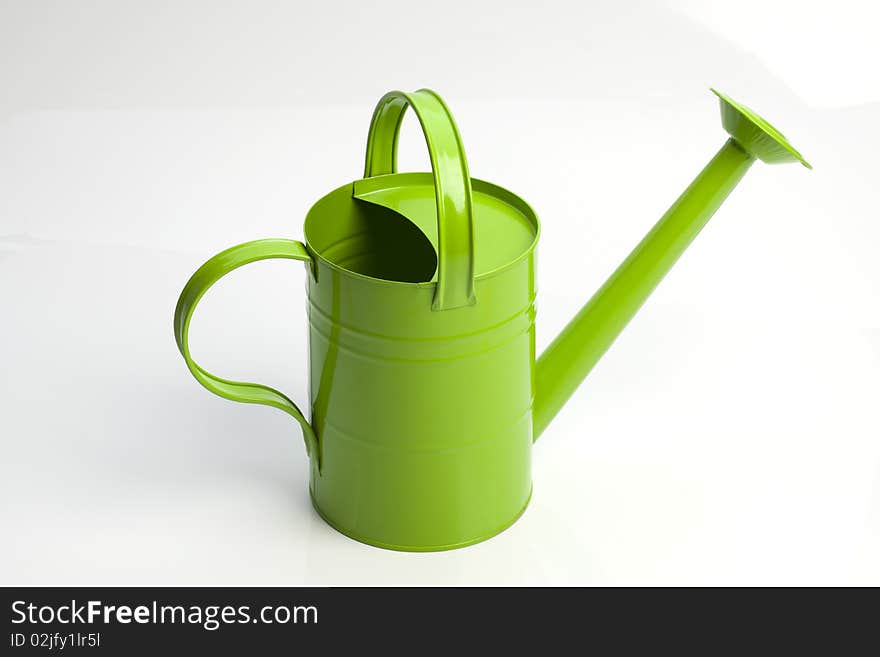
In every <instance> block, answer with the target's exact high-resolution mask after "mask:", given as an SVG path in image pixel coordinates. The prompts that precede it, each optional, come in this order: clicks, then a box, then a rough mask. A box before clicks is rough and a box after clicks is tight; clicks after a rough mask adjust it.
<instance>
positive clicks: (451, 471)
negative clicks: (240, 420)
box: [174, 90, 803, 550]
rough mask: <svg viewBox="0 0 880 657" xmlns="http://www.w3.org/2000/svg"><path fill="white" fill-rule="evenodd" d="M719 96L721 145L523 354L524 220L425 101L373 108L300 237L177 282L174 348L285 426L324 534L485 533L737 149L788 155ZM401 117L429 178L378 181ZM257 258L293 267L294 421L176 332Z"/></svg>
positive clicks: (709, 199)
mask: <svg viewBox="0 0 880 657" xmlns="http://www.w3.org/2000/svg"><path fill="white" fill-rule="evenodd" d="M721 102H722V110H723V112H722V113H723V116H724V125H725V127H726V128H727V129H728V130H729V131H730V133H731V139H730V140H728V141H727V142H726V143H725V144H724V146H722V148H721V150H720V151H719V152H718V154H717V155H716V156H715V157H714V158H713V159H712V161H711V162H710V163H709V164H708V165H707V167H706V168H705V169H704V170H703V172H702V173H701V174H700V175H699V176H698V177H697V179H696V180H695V181H694V182H693V184H691V186H690V187H689V188H688V189H687V190H686V191H685V193H684V194H683V195H682V196H681V197H680V198H679V199H678V201H676V203H675V204H674V205H673V206H672V208H670V210H669V211H668V212H667V213H666V214H665V215H664V216H663V218H662V219H661V220H660V221H659V222H658V223H657V225H656V226H655V227H654V228H653V229H652V230H651V232H650V233H649V234H648V235H647V236H646V237H645V239H644V240H643V241H642V242H641V243H640V244H639V245H638V246H637V247H636V249H635V250H634V251H633V252H632V253H631V254H630V256H629V257H628V258H627V259H626V260H625V261H624V263H623V264H622V265H621V266H620V267H619V268H618V270H617V271H616V272H615V273H614V274H613V275H612V277H611V278H610V279H609V280H608V281H607V282H606V283H605V285H604V286H603V287H602V288H601V289H600V290H599V292H597V293H596V295H595V296H594V297H593V298H592V299H591V300H590V301H589V302H588V303H587V305H586V306H585V307H584V309H583V310H582V311H581V312H580V313H579V314H578V315H577V317H575V319H574V320H572V322H571V323H570V324H569V325H568V327H566V329H565V330H564V331H563V333H562V334H561V335H560V336H559V337H558V338H557V339H556V340H555V341H554V342H553V344H552V345H551V346H550V347H549V348H548V350H547V351H546V352H545V353H544V354H543V355H542V356H541V358H540V360H536V354H535V333H534V318H535V310H534V299H535V260H534V254H535V245H536V243H537V240H538V235H539V224H538V219H537V217H536V216H535V213H534V212H533V211H532V209H531V208H530V207H529V206H528V204H526V203H525V202H524V201H523V200H522V199H520V198H519V197H517V196H516V195H514V194H513V193H511V192H509V191H507V190H505V189H502V188H500V187H498V186H496V185H492V184H491V183H487V182H484V181H481V180H477V179H472V178H471V177H470V174H469V173H468V167H467V161H466V158H465V153H464V148H463V146H462V141H461V137H460V135H459V132H458V129H457V128H456V126H455V122H454V121H453V119H452V116H451V114H450V113H449V110H448V108H447V107H446V105H445V104H444V103H443V101H442V100H440V98H439V97H438V96H437V95H436V94H435V93H434V92H431V91H427V90H421V91H418V92H414V93H409V94H405V93H401V92H392V93H390V94H387V95H386V96H384V97H383V98H382V99H381V100H380V102H379V104H378V106H377V108H376V110H375V112H374V115H373V121H372V123H371V126H370V132H369V136H368V145H367V158H366V167H365V174H364V178H363V179H361V180H358V181H355V182H354V183H349V184H347V185H343V186H342V187H339V188H338V189H336V190H334V191H332V192H330V193H329V194H327V195H326V196H325V197H323V198H322V199H320V200H319V201H318V202H317V203H316V204H315V205H314V206H313V207H312V208H311V210H310V211H309V213H308V215H307V216H306V221H305V237H306V243H305V245H303V244H302V243H300V242H296V241H293V240H281V239H272V240H258V241H256V242H249V243H247V244H243V245H240V246H237V247H233V248H231V249H228V250H226V251H224V252H223V253H221V254H219V255H217V256H215V257H214V258H212V259H210V260H209V261H208V262H206V263H205V264H204V265H203V266H202V267H201V268H200V269H199V270H198V271H197V272H196V273H195V274H194V275H193V277H192V278H191V279H190V281H189V282H188V283H187V285H186V287H185V288H184V291H183V293H182V294H181V297H180V300H179V301H178V305H177V310H176V312H175V318H174V331H175V337H176V339H177V344H178V347H179V348H180V351H181V354H182V355H183V357H184V359H185V360H186V362H187V365H188V366H189V368H190V371H191V372H192V373H193V375H194V376H195V377H196V379H197V380H198V381H199V382H200V383H202V385H204V386H205V387H206V388H208V389H209V390H211V391H212V392H215V393H216V394H219V395H221V396H223V397H226V398H228V399H233V400H237V401H243V402H248V403H261V404H267V405H269V406H273V407H276V408H279V409H281V410H283V411H285V412H286V413H288V414H290V415H291V416H292V417H294V418H295V419H296V420H297V421H298V422H299V423H300V425H301V427H302V429H303V435H304V437H305V442H306V448H307V453H308V454H309V456H310V460H311V469H310V472H311V476H310V492H311V496H312V500H313V503H314V505H315V508H316V509H317V511H318V512H319V513H320V514H321V516H322V517H323V518H324V519H325V520H327V522H329V523H330V524H331V525H333V526H334V527H336V528H337V529H338V530H339V531H341V532H343V533H345V534H347V535H349V536H351V537H353V538H356V539H358V540H360V541H363V542H366V543H370V544H373V545H378V546H381V547H386V548H393V549H401V550H442V549H449V548H455V547H461V546H464V545H469V544H471V543H475V542H478V541H481V540H484V539H486V538H489V537H490V536H492V535H494V534H496V533H498V532H499V531H501V530H503V529H504V528H506V527H507V526H509V525H510V524H511V523H512V522H514V521H515V520H516V518H517V517H518V516H519V515H520V513H522V511H523V510H524V509H525V507H526V505H527V504H528V500H529V497H530V494H531V448H532V443H533V441H534V439H535V438H537V436H538V435H539V434H540V433H541V432H542V431H543V430H544V429H545V428H546V426H547V424H548V423H549V422H550V420H551V419H552V418H553V416H554V415H555V414H556V413H557V412H558V411H559V409H560V408H561V407H562V405H563V404H564V403H565V401H566V400H567V399H568V397H569V396H570V395H571V394H572V392H573V391H574V390H575V388H576V387H577V386H578V385H579V383H580V382H581V381H582V380H583V378H584V377H585V376H586V374H587V373H588V372H589V370H590V369H591V368H592V366H593V365H594V364H595V362H596V361H597V360H598V359H599V358H600V357H601V355H602V354H603V353H604V352H605V350H606V349H607V348H608V347H609V346H610V344H611V343H612V342H613V340H614V339H615V337H616V336H617V335H618V334H619V333H620V331H621V330H622V329H623V327H624V326H625V325H626V323H627V322H628V321H629V319H630V318H631V317H632V316H633V315H634V314H635V312H636V311H637V310H638V308H639V307H640V306H641V304H642V303H643V302H644V300H645V299H646V298H647V296H648V295H649V294H650V292H651V291H652V290H653V289H654V287H655V286H656V285H657V284H658V283H659V281H660V280H661V279H662V277H663V276H664V275H665V273H666V272H667V271H668V270H669V268H670V267H671V266H672V265H673V264H674V262H675V261H676V260H677V258H678V257H679V256H680V255H681V253H682V251H684V249H685V248H686V247H687V245H688V244H689V243H690V242H691V240H692V239H693V238H694V237H695V236H696V234H697V233H698V232H699V230H700V229H701V228H702V226H703V225H705V223H706V221H708V219H709V218H710V217H711V215H712V213H713V212H714V211H715V210H716V209H717V208H718V206H719V205H720V204H721V202H722V201H723V200H724V198H725V197H726V196H727V194H729V193H730V191H731V190H732V189H733V187H734V186H735V185H736V183H737V182H738V181H739V179H740V178H741V177H742V176H743V174H744V173H745V172H746V170H747V169H748V168H749V166H750V165H751V163H752V162H753V160H754V157H755V156H758V157H761V158H762V159H765V160H767V161H790V160H800V161H803V160H802V158H800V155H799V154H797V151H794V149H792V148H791V147H790V146H789V145H788V144H787V142H785V141H784V138H782V137H781V135H780V134H779V133H778V131H775V129H772V127H768V126H769V124H766V122H763V123H762V120H759V119H756V118H755V115H754V114H753V113H751V112H750V110H746V109H741V106H738V105H735V104H733V103H732V101H729V99H726V97H723V96H722V97H721ZM407 107H412V108H413V109H414V111H415V113H416V115H417V116H418V119H419V122H420V124H421V127H422V130H423V132H424V133H425V138H426V143H427V146H428V151H429V154H430V158H431V165H432V172H431V173H398V172H397V162H396V160H397V157H396V147H397V140H398V135H399V130H400V125H401V120H402V117H403V113H404V111H405V110H406V108H407ZM780 139H782V142H780V141H779V140H780ZM265 258H290V259H297V260H303V261H308V262H309V264H310V266H309V267H307V276H308V286H307V287H308V309H309V311H308V316H309V365H310V383H309V393H310V402H311V403H310V406H311V423H308V422H306V420H305V418H304V416H303V414H302V413H301V412H300V411H299V409H298V408H297V407H296V405H295V404H294V403H293V402H292V401H291V400H290V399H289V398H288V397H286V396H285V395H283V394H282V393H280V392H278V391H276V390H273V389H271V388H268V387H266V386H261V385H257V384H249V383H239V382H234V381H228V380H225V379H220V378H219V377H215V376H214V375H212V374H209V373H208V372H206V371H205V370H204V369H202V368H201V367H199V366H198V365H197V364H196V363H195V362H194V361H193V360H192V358H191V356H190V352H189V347H188V344H187V332H188V327H189V322H190V318H191V317H192V313H193V311H194V310H195V307H196V304H197V303H198V301H199V299H200V298H201V296H202V295H203V294H204V293H205V291H206V290H207V289H208V288H209V287H210V286H211V285H212V284H213V283H214V282H216V281H217V280H218V279H219V278H220V277H221V276H223V275H225V274H226V273H228V272H230V271H232V270H233V269H235V268H237V267H239V266H242V265H244V264H247V263H249V262H254V261H256V260H261V259H265Z"/></svg>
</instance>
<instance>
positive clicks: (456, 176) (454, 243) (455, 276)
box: [364, 89, 476, 310]
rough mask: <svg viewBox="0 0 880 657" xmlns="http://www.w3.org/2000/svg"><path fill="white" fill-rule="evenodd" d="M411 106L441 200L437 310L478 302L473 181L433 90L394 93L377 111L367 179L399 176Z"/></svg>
mask: <svg viewBox="0 0 880 657" xmlns="http://www.w3.org/2000/svg"><path fill="white" fill-rule="evenodd" d="M407 107H412V108H413V111H414V112H415V113H416V116H417V117H418V119H419V123H420V124H421V126H422V132H424V134H425V141H426V142H427V145H428V153H429V155H430V157H431V169H432V170H433V173H434V194H435V197H436V200H437V235H438V242H439V243H438V245H437V246H438V249H437V250H438V254H437V255H438V258H437V261H438V262H437V290H436V292H435V293H434V302H433V306H432V307H433V309H434V310H447V309H449V308H458V307H460V306H468V305H472V304H474V303H475V302H476V296H475V294H474V220H473V198H472V192H471V177H470V174H469V173H468V166H467V158H466V157H465V154H464V146H463V145H462V142H461V135H460V134H459V132H458V127H457V126H456V125H455V120H454V119H453V118H452V114H451V112H450V111H449V108H448V107H446V104H445V103H444V102H443V100H442V99H441V98H440V96H438V95H437V94H436V93H435V92H433V91H431V90H430V89H420V90H418V91H416V92H413V93H405V92H402V91H391V92H389V93H387V94H385V95H384V96H383V97H382V99H381V100H380V101H379V104H378V105H377V106H376V110H375V112H373V120H372V122H371V124H370V132H369V136H368V137H367V158H366V165H365V167H364V178H371V177H373V176H382V175H387V174H391V173H396V172H397V141H398V138H399V136H400V125H401V123H402V121H403V115H404V112H405V111H406V108H407Z"/></svg>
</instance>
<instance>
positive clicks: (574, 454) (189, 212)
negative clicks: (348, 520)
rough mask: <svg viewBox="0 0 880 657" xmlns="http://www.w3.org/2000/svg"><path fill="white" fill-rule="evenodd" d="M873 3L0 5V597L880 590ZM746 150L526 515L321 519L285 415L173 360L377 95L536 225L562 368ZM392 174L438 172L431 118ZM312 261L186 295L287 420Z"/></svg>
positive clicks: (596, 386) (226, 369)
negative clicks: (432, 163) (202, 284)
mask: <svg viewBox="0 0 880 657" xmlns="http://www.w3.org/2000/svg"><path fill="white" fill-rule="evenodd" d="M873 7H874V3H867V2H865V3H855V2H845V1H841V0H838V1H836V2H834V3H830V4H829V3H828V2H821V3H809V2H785V3H773V2H761V1H758V0H738V2H737V3H736V6H735V7H733V8H731V3H730V0H725V1H724V2H698V1H697V0H693V1H691V2H682V1H670V2H657V3H642V2H574V1H572V2H552V1H547V0H545V1H543V2H531V1H530V2H493V3H486V2H479V3H478V2H466V3H457V2H451V1H449V0H447V1H445V2H442V3H430V2H411V1H405V2H404V1H403V0H401V1H400V2H362V1H358V2H351V3H339V2H323V3H322V2H308V3H305V2H303V3H295V2H288V3H267V2H239V3H214V2H207V1H205V2H161V3H160V2H150V3H123V2H115V1H110V0H107V1H104V2H90V3H68V2H57V3H46V2H25V1H21V2H9V1H6V2H4V3H3V4H2V9H0V89H2V90H3V91H2V94H0V447H2V459H0V527H2V530H0V531H2V541H0V583H3V584H121V583H125V584H875V585H876V584H880V264H878V257H877V254H878V242H880V227H878V224H880V212H878V208H877V196H876V195H877V185H878V180H880V175H878V174H880V167H878V164H877V153H878V150H880V130H878V120H880V74H878V68H877V62H878V61H880V49H878V45H877V44H878V41H877V39H876V34H875V32H876V26H877V24H878V21H880V17H878V14H877V10H876V9H873ZM710 85H711V86H716V87H718V88H720V89H722V90H724V91H726V92H727V93H729V94H731V95H732V96H733V97H735V98H737V99H739V100H741V101H742V102H745V103H746V104H748V105H750V106H752V107H753V108H755V109H756V110H757V111H759V112H760V113H762V114H763V115H764V116H766V117H767V118H768V119H769V120H770V121H771V122H774V123H775V124H776V125H777V127H779V128H781V130H782V131H783V132H784V133H785V134H786V135H787V136H788V137H789V138H790V139H791V141H792V142H793V143H794V145H795V146H796V147H797V148H799V149H800V150H801V151H802V152H803V153H804V155H805V156H806V157H807V159H808V160H810V161H811V162H812V163H813V164H814V165H815V170H814V171H807V170H805V169H803V168H802V167H800V166H799V165H786V166H778V167H768V166H765V165H763V164H760V163H758V164H756V165H755V166H754V167H753V168H752V170H751V171H750V172H749V173H748V174H747V176H746V178H745V180H744V182H743V183H742V184H741V185H740V187H739V188H738V189H737V190H736V191H735V192H734V194H733V195H732V196H731V198H730V199H729V200H728V202H727V203H726V204H725V205H724V207H723V208H722V209H721V210H720V211H719V212H718V213H717V215H716V217H715V218H714V219H713V220H712V222H711V223H710V224H709V225H708V227H707V228H706V229H705V231H704V232H703V234H702V235H701V236H700V237H699V238H698V239H697V241H696V242H695V244H694V245H693V246H692V247H691V249H690V250H689V251H688V252H687V253H686V254H685V256H684V257H683V258H682V260H681V261H680V262H679V263H678V265H677V266H676V267H675V269H674V270H673V271H672V273H671V274H670V275H669V276H668V277H667V279H666V280H665V281H664V282H663V283H662V284H661V286H660V288H659V289H658V291H657V292H656V293H655V295H654V296H653V297H652V299H651V300H650V301H649V302H648V303H647V304H646V306H645V307H644V308H643V310H642V311H641V312H640V314H639V315H638V316H637V317H636V319H635V320H634V321H633V323H632V324H631V325H630V327H629V328H628V329H627V330H626V331H625V332H624V334H623V335H622V336H621V338H620V339H619V340H618V341H617V343H616V344H615V345H614V346H613V347H612V349H611V350H610V351H609V353H608V354H607V356H606V357H605V358H604V359H603V361H602V362H601V363H600V364H599V365H598V367H597V368H596V369H595V370H594V372H593V373H592V375H591V376H590V377H589V379H588V380H587V382H586V383H585V384H584V385H583V386H582V387H581V388H580V389H579V391H578V392H577V393H576V395H575V396H574V397H573V398H572V400H571V402H570V403H569V404H568V406H567V407H566V409H565V410H564V411H563V412H562V414H561V415H560V416H559V417H558V418H557V419H556V421H555V422H554V423H553V424H552V425H551V427H550V428H549V429H548V430H547V432H546V433H545V434H544V435H543V436H542V438H541V439H540V441H539V442H538V443H537V444H536V446H535V455H534V460H535V463H534V483H535V492H534V497H533V500H532V504H531V506H530V508H529V509H528V511H527V512H526V513H525V515H524V516H523V517H522V518H521V519H520V520H519V521H518V522H517V523H516V524H515V525H514V526H513V527H512V528H510V529H509V530H508V531H506V532H504V533H503V534H501V535H500V536H498V537H496V538H494V539H492V540H490V541H488V542H486V543H483V544H480V545H476V546H473V547H470V548H467V549H463V550H458V551H453V552H447V553H437V554H405V553H395V552H389V551H383V550H380V549H376V548H371V547H367V546H364V545H361V544H359V543H356V542H354V541H352V540H350V539H348V538H345V537H343V536H342V535H340V534H338V533H336V532H335V531H334V530H333V529H331V528H330V527H328V526H327V525H325V524H324V523H323V521H322V520H320V518H318V516H317V515H316V514H315V512H314V511H313V510H312V508H311V506H310V503H309V499H308V493H307V467H306V466H307V464H306V459H305V455H304V450H303V447H302V440H301V438H300V435H299V429H298V428H297V426H296V425H295V423H294V422H292V421H291V419H290V418H289V417H287V416H285V415H283V414H282V413H279V412H277V411H275V410H272V409H269V408H265V407H258V406H247V405H240V404H233V403H230V402H227V401H224V400H221V399H220V398H217V397H214V396H212V395H211V394H209V393H208V392H207V391H205V390H204V389H202V388H201V387H200V386H199V385H198V384H197V383H196V382H195V381H194V380H193V379H192V377H191V376H190V375H189V373H188V372H187V370H186V368H185V366H184V363H183V361H182V359H181V358H180V356H179V354H178V353H177V351H176V347H175V345H174V341H173V338H172V330H171V319H172V312H173V308H174V304H175V302H176V299H177V295H178V293H179V292H180V289H181V288H182V286H183V284H184V283H185V281H186V280H187V278H188V277H189V275H190V274H191V273H192V272H193V271H194V269H195V268H196V267H197V266H198V265H199V264H201V262H202V261H203V260H205V259H206V258H207V257H209V256H210V255H212V254H213V253H215V252H217V251H219V250H221V249H222V248H225V247H226V246H229V245H232V244H235V243H238V242H241V241H246V240H249V239H254V238H258V237H269V236H279V237H293V238H300V237H301V236H302V232H301V222H302V218H303V216H304V214H305V211H306V210H307V209H308V207H309V206H310V205H311V203H312V202H313V201H314V200H316V199H317V198H319V197H320V196H321V195H323V194H324V193H325V192H327V191H329V190H330V189H332V188H334V187H336V186H338V185H340V184H343V183H345V182H347V181H350V180H352V179H354V178H357V177H359V175H360V173H361V167H362V161H363V148H364V141H365V137H366V129H367V125H368V122H369V118H370V114H371V112H372V108H373V105H374V103H375V102H376V100H378V98H379V97H380V96H381V94H382V93H384V92H385V91H388V90H390V89H393V88H402V89H415V88H419V87H422V86H429V87H432V88H435V89H437V90H438V91H439V92H440V93H441V94H442V95H443V96H444V97H445V98H446V100H447V101H448V103H449V104H450V106H451V107H452V109H453V111H454V113H455V116H456V119H457V121H458V123H459V127H460V129H461V132H462V134H463V136H464V139H465V144H466V146H467V148H468V155H469V161H470V168H471V172H472V174H473V175H474V176H477V177H480V178H484V179H488V180H491V181H494V182H497V183H499V184H501V185H504V186H506V187H509V188H510V189H512V190H514V191H516V192H517V193H519V194H520V195H521V196H523V197H524V198H525V199H527V200H528V201H529V202H530V203H531V204H532V205H533V207H535V208H536V209H537V211H538V214H539V215H540V216H541V218H542V220H543V230H544V232H543V236H542V243H541V245H540V253H539V272H538V274H539V286H540V304H539V306H540V309H539V319H538V326H537V328H538V342H539V348H541V347H543V346H545V345H546V344H547V343H548V342H549V341H550V339H551V338H552V336H553V335H555V334H556V333H557V332H558V331H559V330H560V329H561V328H562V326H563V325H564V323H565V322H566V321H567V319H568V318H569V317H570V316H571V315H572V314H573V313H574V312H575V311H576V310H577V308H579V307H580V305H581V304H582V303H583V302H584V301H586V299H587V297H588V296H589V294H590V293H591V292H592V291H593V290H594V289H595V288H596V287H598V285H599V284H600V283H601V282H602V280H604V278H605V276H607V275H608V274H609V273H610V272H611V271H612V270H613V268H614V267H615V266H616V265H617V263H618V262H619V261H620V260H621V259H622V258H623V257H624V256H625V255H626V254H627V252H628V251H629V249H630V248H631V247H632V246H633V245H634V244H635V243H636V242H637V241H638V239H639V238H640V237H641V236H642V234H643V233H644V232H646V231H647V230H648V228H650V226H651V225H652V224H653V222H654V221H655V220H656V219H657V218H658V217H659V216H660V215H661V214H662V212H663V211H664V210H665V209H666V208H667V207H668V205H669V204H670V203H671V202H672V201H673V200H674V199H675V197H676V196H677V195H678V193H679V192H680V191H681V190H682V189H683V188H684V187H685V185H686V184H687V183H688V182H689V181H690V180H691V179H692V178H693V176H694V175H695V174H696V173H697V172H698V171H699V169H700V168H701V167H702V166H703V165H704V164H705V162H706V161H708V159H709V158H710V157H711V155H712V154H713V153H714V152H715V150H716V149H717V148H718V147H719V146H720V145H721V143H722V142H723V141H724V135H723V132H722V131H721V129H720V125H719V120H718V119H719V116H718V107H717V100H716V99H715V98H714V96H712V95H711V94H710V93H709V91H708V87H709V86H710ZM401 161H402V168H407V169H414V168H418V169H424V168H425V167H426V165H427V157H426V155H425V153H424V144H423V142H422V139H421V137H420V135H419V134H418V133H417V131H416V130H415V127H414V124H413V123H407V125H406V126H405V134H404V137H403V144H402V154H401ZM303 307H304V299H303V280H302V272H301V267H299V266H295V265H291V263H286V262H267V263H260V264H256V265H252V266H250V267H247V268H244V269H243V270H240V271H238V272H236V273H235V274H234V275H232V276H230V277H227V278H226V279H224V280H223V281H222V282H221V283H220V284H218V285H217V286H216V288H215V289H214V290H213V291H212V293H211V294H210V295H209V296H207V297H206V298H205V300H204V301H203V303H202V304H201V306H200V308H199V312H198V314H197V316H196V319H195V320H194V323H193V329H192V332H191V340H192V344H193V351H194V355H195V356H196V357H197V358H198V359H199V360H200V362H201V363H202V364H203V365H205V366H206V367H207V368H208V369H209V370H212V371H215V372H217V373H219V374H221V375H225V376H229V377H232V378H241V379H244V380H256V381H260V382H264V383H267V384H270V385H274V386H276V387H278V388H280V389H281V390H284V391H287V392H288V393H290V394H291V396H293V397H294V398H295V399H297V400H299V401H300V402H301V403H304V402H305V399H306V397H305V382H306V371H307V366H306V362H305V354H306V343H305V333H306V332H305V319H304V312H303Z"/></svg>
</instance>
